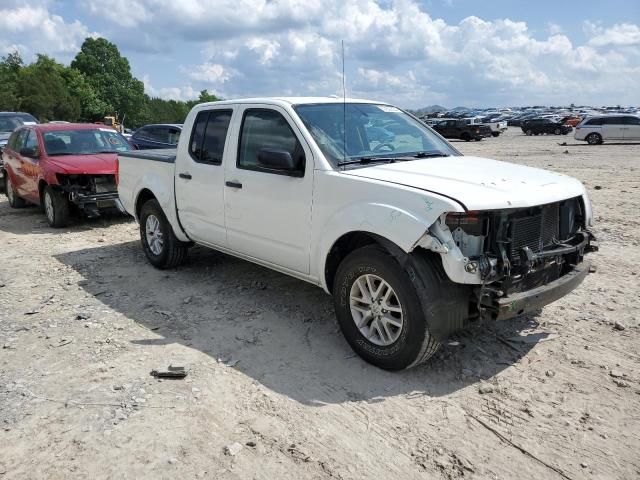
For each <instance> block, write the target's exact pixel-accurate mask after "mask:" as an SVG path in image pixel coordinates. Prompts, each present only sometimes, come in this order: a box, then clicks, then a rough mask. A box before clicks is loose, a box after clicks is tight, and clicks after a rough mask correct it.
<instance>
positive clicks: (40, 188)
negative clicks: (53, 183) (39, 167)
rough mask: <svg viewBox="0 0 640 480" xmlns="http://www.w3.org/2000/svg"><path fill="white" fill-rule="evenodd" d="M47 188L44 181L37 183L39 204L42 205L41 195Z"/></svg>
mask: <svg viewBox="0 0 640 480" xmlns="http://www.w3.org/2000/svg"><path fill="white" fill-rule="evenodd" d="M46 187H47V182H45V181H44V180H40V182H38V198H39V199H40V203H42V194H43V193H44V189H45V188H46Z"/></svg>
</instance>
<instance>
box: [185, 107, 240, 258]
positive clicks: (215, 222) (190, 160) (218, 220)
mask: <svg viewBox="0 0 640 480" xmlns="http://www.w3.org/2000/svg"><path fill="white" fill-rule="evenodd" d="M232 116H233V108H232V107H229V106H228V105H226V106H224V107H218V108H208V109H206V110H201V111H199V112H198V113H197V115H196V117H195V120H194V122H193V127H192V128H191V131H188V130H185V131H183V132H182V135H183V136H184V137H186V138H183V140H181V141H180V143H179V145H178V156H177V159H176V178H175V191H176V204H177V208H178V218H179V219H180V223H181V224H182V226H183V228H184V229H185V231H186V232H187V234H188V235H189V237H190V238H191V239H192V240H195V241H197V242H200V243H204V244H209V245H218V246H222V247H226V246H227V233H226V228H225V224H224V222H225V219H224V175H225V173H224V165H223V163H228V162H227V161H228V160H231V161H233V160H234V159H227V158H226V157H225V156H224V152H225V148H224V147H225V144H226V142H227V137H228V135H229V124H230V122H231V117H232ZM187 126H188V125H187ZM230 150H233V151H235V149H230ZM232 153H233V152H232Z"/></svg>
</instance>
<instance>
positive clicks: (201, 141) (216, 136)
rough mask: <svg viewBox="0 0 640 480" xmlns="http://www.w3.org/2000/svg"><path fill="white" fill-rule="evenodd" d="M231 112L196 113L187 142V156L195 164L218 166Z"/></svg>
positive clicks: (209, 111)
mask: <svg viewBox="0 0 640 480" xmlns="http://www.w3.org/2000/svg"><path fill="white" fill-rule="evenodd" d="M232 113H233V111H232V110H208V111H203V112H200V113H198V116H197V117H196V121H195V123H194V127H193V133H192V134H191V141H190V142H189V154H190V155H191V158H193V159H194V160H195V161H196V162H201V163H209V164H212V165H220V164H221V163H222V155H223V153H224V145H225V142H226V140H227V131H228V130H229V123H230V122H231V115H232Z"/></svg>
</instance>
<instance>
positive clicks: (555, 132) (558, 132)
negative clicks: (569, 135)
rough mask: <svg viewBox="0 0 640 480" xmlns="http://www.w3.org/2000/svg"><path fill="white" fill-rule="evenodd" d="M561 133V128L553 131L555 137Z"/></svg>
mask: <svg viewBox="0 0 640 480" xmlns="http://www.w3.org/2000/svg"><path fill="white" fill-rule="evenodd" d="M561 133H562V130H560V129H559V128H556V129H555V130H554V131H553V134H554V135H560V134H561Z"/></svg>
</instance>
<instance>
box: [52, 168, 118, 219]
mask: <svg viewBox="0 0 640 480" xmlns="http://www.w3.org/2000/svg"><path fill="white" fill-rule="evenodd" d="M56 177H57V180H58V185H57V188H59V189H60V190H62V191H63V192H65V193H66V194H68V199H69V202H70V203H72V204H74V205H76V206H77V207H78V208H79V209H80V210H82V211H83V212H84V213H85V214H86V215H87V216H89V217H97V216H99V215H100V211H101V210H114V209H117V210H119V211H124V209H123V207H122V205H121V203H120V200H119V199H118V187H117V185H116V178H115V175H63V174H57V175H56Z"/></svg>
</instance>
